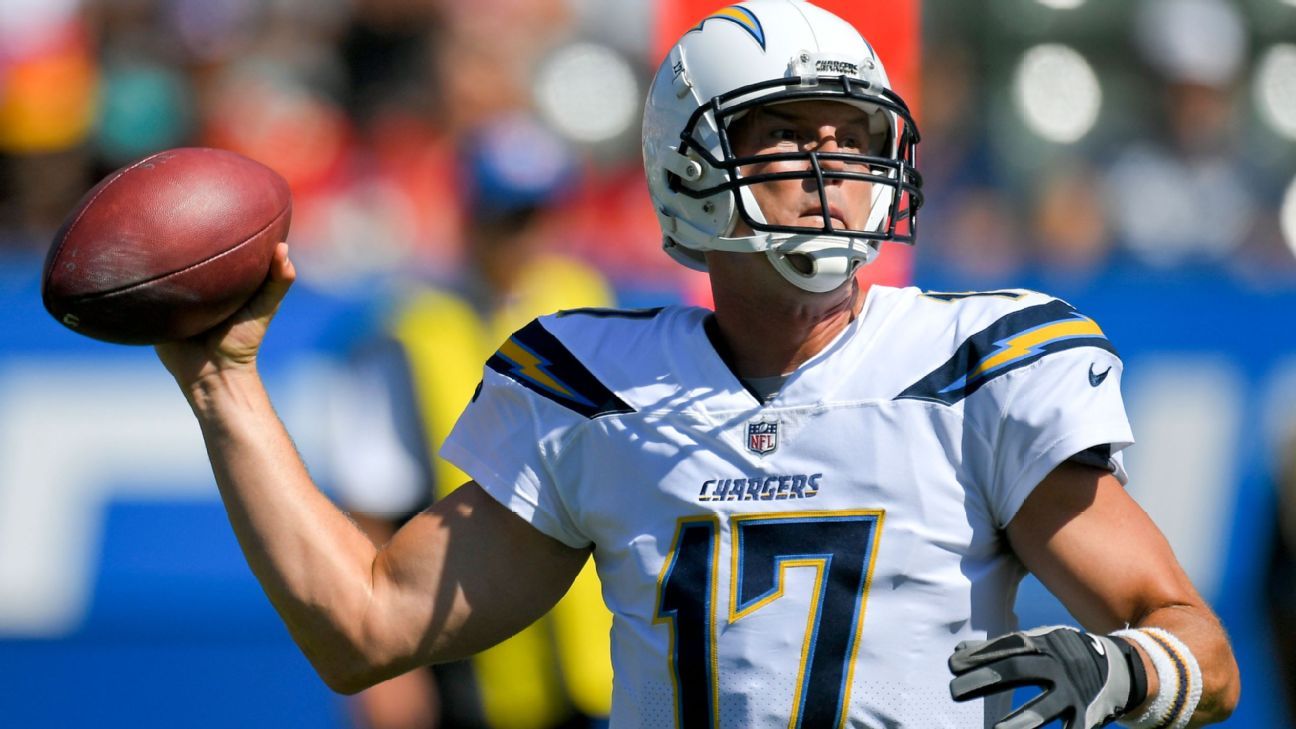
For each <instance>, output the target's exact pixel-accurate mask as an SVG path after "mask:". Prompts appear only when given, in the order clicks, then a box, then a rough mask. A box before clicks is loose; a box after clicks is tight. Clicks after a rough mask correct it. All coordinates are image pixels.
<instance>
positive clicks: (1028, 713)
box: [994, 692, 1074, 729]
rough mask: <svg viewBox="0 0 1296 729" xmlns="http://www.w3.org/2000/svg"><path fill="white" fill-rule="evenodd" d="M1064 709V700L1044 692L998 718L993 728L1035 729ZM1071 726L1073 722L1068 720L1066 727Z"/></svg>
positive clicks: (1069, 727)
mask: <svg viewBox="0 0 1296 729" xmlns="http://www.w3.org/2000/svg"><path fill="white" fill-rule="evenodd" d="M1064 710H1066V702H1065V701H1063V700H1062V699H1061V698H1060V697H1058V696H1055V695H1053V694H1051V693H1048V692H1045V693H1042V694H1040V695H1039V696H1036V697H1035V698H1033V699H1031V700H1030V701H1027V702H1026V703H1024V704H1022V705H1021V706H1019V707H1018V708H1017V709H1016V710H1015V711H1013V712H1012V713H1010V714H1008V715H1007V716H1005V717H1004V718H1003V719H1000V720H999V721H998V722H997V723H996V724H995V725H994V729H1037V727H1042V726H1044V725H1045V724H1048V723H1049V722H1051V721H1053V720H1054V719H1056V718H1058V717H1060V716H1061V715H1062V712H1063V711H1064ZM1072 726H1074V723H1073V722H1068V723H1067V725H1066V729H1071V727H1072Z"/></svg>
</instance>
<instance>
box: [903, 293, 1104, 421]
mask: <svg viewBox="0 0 1296 729" xmlns="http://www.w3.org/2000/svg"><path fill="white" fill-rule="evenodd" d="M1074 347H1097V348H1099V349H1105V350H1107V351H1108V352H1111V353H1112V354H1117V353H1116V348H1115V347H1113V346H1112V344H1111V342H1109V341H1108V340H1107V336H1106V335H1104V334H1103V331H1102V329H1100V328H1099V327H1098V324H1097V323H1095V322H1094V320H1092V319H1090V318H1088V317H1086V316H1084V315H1082V314H1080V313H1079V312H1078V311H1076V310H1075V309H1074V308H1072V307H1071V305H1070V304H1067V303H1066V302H1064V301H1058V300H1056V299H1055V300H1053V301H1050V302H1048V303H1046V304H1040V305H1038V306H1031V307H1028V308H1025V309H1021V310H1020V311H1014V312H1012V313H1011V314H1007V315H1005V316H1003V317H1001V318H1000V319H999V320H998V321H996V322H995V323H993V324H991V325H990V326H988V327H986V328H985V329H982V330H981V331H979V332H977V333H976V334H973V335H972V336H971V337H968V339H967V341H965V342H963V344H962V345H961V346H960V347H959V348H958V350H957V351H956V352H954V355H953V356H952V357H950V358H949V360H948V361H946V362H945V364H943V365H941V366H940V367H938V368H936V369H935V370H933V371H932V372H930V373H929V374H928V375H927V376H926V377H924V378H922V379H921V380H919V381H917V382H915V383H914V384H912V385H910V386H909V387H908V388H906V389H905V391H904V392H901V393H900V394H899V395H897V396H896V399H897V400H901V399H912V400H929V401H932V402H941V403H945V404H946V405H953V404H954V403H956V402H958V401H959V400H962V399H963V398H965V397H967V396H968V395H971V394H972V393H974V392H976V391H977V390H978V389H980V387H981V386H982V385H984V384H985V383H987V382H989V381H991V380H993V379H994V378H996V377H998V376H1000V375H1002V374H1004V373H1006V372H1011V371H1013V370H1015V369H1017V368H1018V367H1025V366H1026V365H1028V364H1030V363H1032V362H1035V361H1036V360H1039V359H1040V358H1042V357H1044V356H1046V355H1048V354H1050V353H1052V352H1060V351H1062V350H1065V349H1072V348H1074Z"/></svg>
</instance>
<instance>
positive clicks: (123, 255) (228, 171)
mask: <svg viewBox="0 0 1296 729" xmlns="http://www.w3.org/2000/svg"><path fill="white" fill-rule="evenodd" d="M291 218H292V195H291V193H290V192H289V189H288V183H287V182H286V181H285V180H284V179H283V178H282V177H280V176H279V174H278V173H276V172H275V171H274V170H272V169H270V168H269V167H266V166H265V165H263V164H261V163H259V162H254V161H252V160H250V159H248V158H246V157H243V156H240V155H237V154H235V153H233V152H227V151H224V150H220V149H207V148H201V147H187V148H181V149H172V150H168V151H166V152H159V153H157V154H154V155H151V156H149V157H146V158H144V159H142V160H140V161H138V162H136V163H134V164H132V165H129V166H127V167H123V168H122V169H120V170H117V171H116V172H114V173H112V174H111V175H109V176H108V177H106V178H104V180H103V181H101V182H100V183H99V184H98V185H95V186H94V187H93V188H92V189H91V190H90V191H89V192H87V193H86V194H85V197H83V198H81V201H80V202H79V203H77V206H76V208H74V209H73V210H72V212H71V213H70V214H69V215H68V217H67V219H66V220H65V221H64V222H63V226H62V228H60V229H59V231H58V234H57V235H56V236H55V237H54V242H53V244H52V245H51V247H50V251H49V254H48V255H47V256H46V257H45V273H44V277H43V278H42V280H41V297H42V299H43V300H44V302H45V308H46V309H47V310H48V311H49V313H50V314H52V315H54V318H55V319H58V320H59V321H60V322H61V323H63V324H64V325H66V326H67V327H68V328H69V329H72V330H73V331H75V332H78V333H80V334H84V335H86V336H88V337H93V338H95V339H101V340H103V341H106V342H117V343H119V344H156V343H158V342H166V341H173V340H176V339H184V338H186V337H191V336H193V335H195V334H198V333H200V332H203V331H205V330H207V329H210V328H211V327H212V326H215V325H216V324H218V323H220V322H221V321H224V320H225V319H226V318H228V317H229V316H230V315H231V314H233V313H234V312H235V311H237V310H238V309H239V307H240V306H242V305H243V304H244V303H245V302H246V301H247V300H248V299H249V298H250V297H251V296H252V294H253V293H254V292H255V291H256V290H257V289H258V288H259V287H260V285H261V283H262V282H263V281H264V280H265V277H266V274H267V272H268V271H269V270H270V259H271V256H272V254H273V253H274V248H275V244H277V243H278V242H279V241H282V240H284V239H285V238H286V237H287V235H288V224H289V222H290V220H291Z"/></svg>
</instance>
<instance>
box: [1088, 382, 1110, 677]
mask: <svg viewBox="0 0 1296 729" xmlns="http://www.w3.org/2000/svg"><path fill="white" fill-rule="evenodd" d="M1108 369H1110V368H1108ZM1103 374H1104V375H1106V374H1107V373H1106V372H1104V373H1103ZM1100 381H1101V380H1100ZM1089 640H1090V641H1092V642H1093V647H1094V650H1095V651H1098V655H1100V656H1105V655H1107V650H1106V649H1105V648H1103V644H1102V641H1101V640H1098V639H1097V638H1095V637H1094V636H1092V635H1091V636H1089Z"/></svg>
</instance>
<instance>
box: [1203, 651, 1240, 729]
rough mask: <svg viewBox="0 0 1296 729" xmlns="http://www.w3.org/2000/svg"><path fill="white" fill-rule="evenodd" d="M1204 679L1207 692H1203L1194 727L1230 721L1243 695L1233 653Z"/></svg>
mask: <svg viewBox="0 0 1296 729" xmlns="http://www.w3.org/2000/svg"><path fill="white" fill-rule="evenodd" d="M1212 674H1213V675H1212ZM1204 679H1205V680H1204V681H1203V683H1205V687H1206V691H1203V692H1202V700H1201V703H1200V704H1198V706H1197V712H1196V715H1195V716H1194V717H1193V724H1194V725H1200V724H1215V723H1217V722H1221V721H1224V720H1226V719H1228V718H1229V717H1230V716H1232V715H1233V711H1234V710H1235V709H1236V708H1237V705H1238V699H1239V698H1240V697H1241V695H1242V676H1241V673H1240V672H1239V671H1238V666H1237V662H1236V661H1235V660H1234V659H1233V654H1232V652H1229V654H1228V656H1227V660H1221V661H1219V662H1218V664H1217V665H1216V666H1215V667H1214V669H1213V670H1211V671H1210V672H1209V673H1208V674H1207V675H1206V676H1204Z"/></svg>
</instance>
